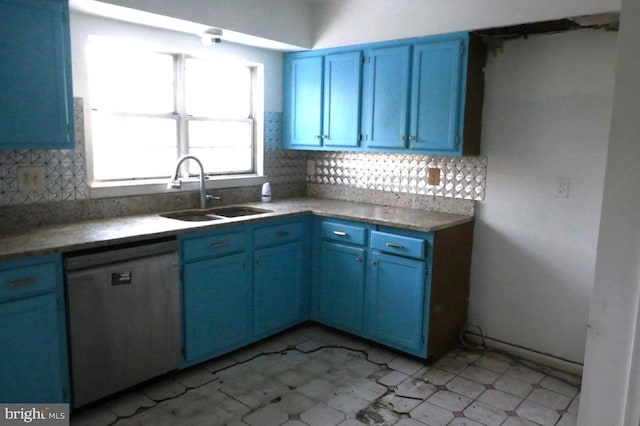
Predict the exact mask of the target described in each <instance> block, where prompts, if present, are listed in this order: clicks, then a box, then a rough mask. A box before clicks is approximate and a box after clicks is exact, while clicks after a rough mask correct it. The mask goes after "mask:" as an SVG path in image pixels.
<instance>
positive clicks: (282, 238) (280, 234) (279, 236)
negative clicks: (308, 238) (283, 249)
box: [254, 222, 303, 248]
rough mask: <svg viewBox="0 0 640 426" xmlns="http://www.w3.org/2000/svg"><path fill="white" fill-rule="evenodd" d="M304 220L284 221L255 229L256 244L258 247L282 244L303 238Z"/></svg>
mask: <svg viewBox="0 0 640 426" xmlns="http://www.w3.org/2000/svg"><path fill="white" fill-rule="evenodd" d="M302 233H303V226H302V222H294V223H283V224H280V225H273V226H267V227H265V228H259V229H256V230H255V234H254V238H255V242H254V245H255V247H256V248H261V247H267V246H273V245H280V244H284V243H288V242H290V241H297V240H300V239H301V238H302Z"/></svg>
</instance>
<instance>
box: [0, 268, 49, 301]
mask: <svg viewBox="0 0 640 426" xmlns="http://www.w3.org/2000/svg"><path fill="white" fill-rule="evenodd" d="M58 273H59V269H58V267H57V265H56V263H54V262H51V263H41V264H37V265H31V266H24V267H18V268H10V269H0V299H17V298H21V297H23V296H27V295H29V294H33V293H40V292H44V291H53V290H55V288H56V283H57V282H58V278H57V277H58Z"/></svg>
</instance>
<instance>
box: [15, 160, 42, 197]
mask: <svg viewBox="0 0 640 426" xmlns="http://www.w3.org/2000/svg"><path fill="white" fill-rule="evenodd" d="M18 191H25V192H43V191H44V166H23V167H18Z"/></svg>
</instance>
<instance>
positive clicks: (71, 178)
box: [0, 98, 88, 205]
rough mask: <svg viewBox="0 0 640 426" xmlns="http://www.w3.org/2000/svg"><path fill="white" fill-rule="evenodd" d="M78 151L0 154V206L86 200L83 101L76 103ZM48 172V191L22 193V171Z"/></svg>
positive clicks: (78, 99) (30, 150) (28, 151)
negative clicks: (31, 168)
mask: <svg viewBox="0 0 640 426" xmlns="http://www.w3.org/2000/svg"><path fill="white" fill-rule="evenodd" d="M73 110H74V125H75V129H74V133H75V148H74V149H51V150H39V149H15V150H6V151H3V150H0V205H16V204H29V203H43V202H50V201H70V200H83V199H85V198H87V197H88V190H87V168H86V163H85V155H84V115H83V107H82V99H81V98H75V99H74V100H73ZM31 166H39V167H42V168H43V169H44V188H43V189H42V190H40V191H20V190H19V188H18V172H19V170H20V168H22V167H31Z"/></svg>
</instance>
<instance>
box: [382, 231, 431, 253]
mask: <svg viewBox="0 0 640 426" xmlns="http://www.w3.org/2000/svg"><path fill="white" fill-rule="evenodd" d="M371 248H373V249H376V250H379V251H381V252H384V253H391V254H397V255H399V256H405V257H413V258H415V259H424V255H425V249H424V240H422V239H420V238H413V237H406V236H404V235H396V234H389V233H387V232H380V231H373V232H371Z"/></svg>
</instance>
